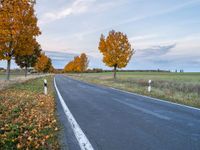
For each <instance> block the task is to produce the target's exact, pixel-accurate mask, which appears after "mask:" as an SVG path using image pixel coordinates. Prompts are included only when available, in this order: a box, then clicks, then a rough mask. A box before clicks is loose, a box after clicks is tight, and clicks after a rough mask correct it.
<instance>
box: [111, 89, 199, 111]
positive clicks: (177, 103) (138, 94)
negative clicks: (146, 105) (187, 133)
mask: <svg viewBox="0 0 200 150" xmlns="http://www.w3.org/2000/svg"><path fill="white" fill-rule="evenodd" d="M108 88H110V89H113V90H115V91H119V92H123V93H127V94H131V95H136V96H141V97H145V98H149V99H152V100H157V101H160V102H164V103H168V104H173V105H177V106H181V107H186V108H190V109H194V110H198V111H200V109H199V108H196V107H192V106H187V105H183V104H178V103H174V102H170V101H166V100H161V99H158V98H153V97H149V96H145V95H140V94H137V93H133V92H128V91H124V90H120V89H116V88H113V87H108Z"/></svg>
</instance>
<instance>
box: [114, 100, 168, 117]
mask: <svg viewBox="0 0 200 150" xmlns="http://www.w3.org/2000/svg"><path fill="white" fill-rule="evenodd" d="M113 100H115V101H118V102H119V103H121V104H125V105H127V106H129V107H131V108H134V109H137V110H139V111H142V112H144V113H146V114H150V115H152V116H155V117H157V118H160V119H164V120H171V119H170V118H169V117H167V116H164V115H160V114H158V113H155V112H153V111H150V110H147V109H144V108H142V107H138V106H135V105H133V104H130V103H127V102H125V101H121V100H119V99H117V98H113Z"/></svg>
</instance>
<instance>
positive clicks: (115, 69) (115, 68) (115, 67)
mask: <svg viewBox="0 0 200 150" xmlns="http://www.w3.org/2000/svg"><path fill="white" fill-rule="evenodd" d="M116 71H117V65H115V66H114V73H113V75H114V79H116Z"/></svg>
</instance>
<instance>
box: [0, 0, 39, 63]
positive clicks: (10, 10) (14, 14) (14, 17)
mask: <svg viewBox="0 0 200 150" xmlns="http://www.w3.org/2000/svg"><path fill="white" fill-rule="evenodd" d="M39 34H40V31H39V28H38V26H37V18H36V16H35V14H34V8H33V4H32V2H31V1H30V0H23V1H22V0H12V1H11V0H3V1H1V6H0V60H1V59H4V60H10V59H11V58H12V57H13V56H15V55H16V54H17V55H22V56H23V55H31V54H32V53H33V50H34V45H35V42H36V40H35V38H36V36H38V35H39Z"/></svg>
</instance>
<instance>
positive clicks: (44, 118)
mask: <svg viewBox="0 0 200 150" xmlns="http://www.w3.org/2000/svg"><path fill="white" fill-rule="evenodd" d="M54 111H55V102H54V99H53V97H52V96H49V95H48V96H46V95H43V94H36V93H33V92H31V91H26V90H16V89H8V90H4V91H0V149H10V148H11V149H59V146H58V143H57V139H56V132H57V130H58V128H57V122H56V119H55V114H54V113H55V112H54Z"/></svg>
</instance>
